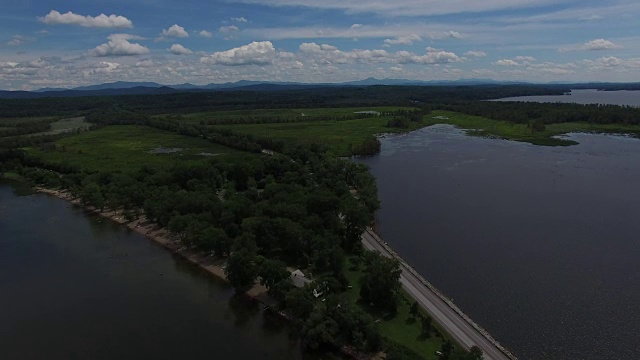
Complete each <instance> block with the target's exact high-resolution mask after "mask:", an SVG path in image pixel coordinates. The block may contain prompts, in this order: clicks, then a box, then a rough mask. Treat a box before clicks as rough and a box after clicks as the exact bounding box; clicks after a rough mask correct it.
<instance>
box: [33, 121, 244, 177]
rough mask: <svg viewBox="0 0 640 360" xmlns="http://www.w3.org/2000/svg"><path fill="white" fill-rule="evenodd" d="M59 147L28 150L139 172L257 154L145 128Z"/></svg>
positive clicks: (105, 132) (82, 137) (95, 134)
mask: <svg viewBox="0 0 640 360" xmlns="http://www.w3.org/2000/svg"><path fill="white" fill-rule="evenodd" d="M55 145H56V148H55V149H51V150H40V149H37V148H28V149H27V151H28V152H29V154H31V155H36V156H39V157H42V158H43V159H45V160H48V161H53V162H66V163H69V164H71V165H75V166H79V167H80V168H83V169H87V170H92V171H97V170H109V171H115V170H122V171H128V170H137V169H138V168H140V166H142V165H148V166H154V167H155V166H166V165H170V164H173V163H174V162H183V161H203V160H205V159H207V158H210V157H211V156H202V155H198V154H200V153H208V154H216V155H214V156H215V157H216V158H220V159H224V160H229V161H244V160H246V159H248V158H250V157H253V156H255V155H253V154H250V153H245V152H240V151H237V150H234V149H230V148H227V147H224V146H221V145H217V144H214V143H212V142H210V141H207V140H205V139H200V138H194V137H188V136H183V135H179V134H175V133H171V132H166V131H162V130H157V129H154V128H150V127H144V126H133V125H114V126H107V127H104V128H101V129H98V130H95V131H89V132H85V133H82V134H79V135H74V136H70V137H67V138H63V139H60V140H58V141H56V143H55ZM156 148H181V149H183V150H182V151H180V152H175V153H168V154H153V153H150V151H151V150H153V149H156Z"/></svg>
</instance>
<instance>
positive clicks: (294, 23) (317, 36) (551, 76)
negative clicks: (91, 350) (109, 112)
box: [0, 0, 640, 89]
mask: <svg viewBox="0 0 640 360" xmlns="http://www.w3.org/2000/svg"><path fill="white" fill-rule="evenodd" d="M639 16H640V2H638V1H636V0H610V1H593V0H581V1H575V0H528V1H523V0H493V1H478V0H394V1H388V0H371V1H364V0H322V1H318V0H240V1H238V0H236V1H193V0H180V1H178V0H137V1H131V0H115V1H113V0H111V1H109V0H96V1H86V0H82V1H75V0H74V1H42V0H23V1H20V2H11V3H9V4H3V11H2V14H0V21H1V22H2V24H3V26H2V28H1V29H0V88H2V89H37V88H42V87H74V86H80V85H88V84H96V83H102V82H111V81H118V80H123V81H155V82H159V83H163V84H178V83H185V82H190V83H194V84H207V83H212V82H213V83H222V82H228V81H238V80H243V79H246V80H265V81H297V82H341V81H349V80H359V79H363V78H367V77H376V78H406V79H420V80H444V79H460V78H483V79H486V78H491V79H497V80H525V81H535V82H548V81H625V82H628V81H640V26H639V25H640V23H639V22H638V17H639Z"/></svg>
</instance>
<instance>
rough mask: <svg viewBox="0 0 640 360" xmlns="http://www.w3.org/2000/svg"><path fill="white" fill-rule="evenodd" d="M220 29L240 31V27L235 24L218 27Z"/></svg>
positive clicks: (225, 31) (228, 31)
mask: <svg viewBox="0 0 640 360" xmlns="http://www.w3.org/2000/svg"><path fill="white" fill-rule="evenodd" d="M218 30H219V31H220V32H221V33H224V34H228V33H230V32H234V31H239V30H240V28H239V27H237V26H235V25H229V26H221V27H220V29H218Z"/></svg>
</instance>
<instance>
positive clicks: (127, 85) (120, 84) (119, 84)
mask: <svg viewBox="0 0 640 360" xmlns="http://www.w3.org/2000/svg"><path fill="white" fill-rule="evenodd" d="M516 83H518V84H525V83H524V82H508V81H496V80H491V79H460V80H431V81H422V80H407V79H376V78H372V77H370V78H367V79H364V80H357V81H348V82H342V83H299V82H281V81H250V80H240V81H236V82H228V83H222V84H214V83H211V84H207V85H194V84H189V83H184V84H176V85H163V84H158V83H156V82H128V81H116V82H112V83H104V84H98V85H90V86H80V87H76V88H71V89H64V88H43V89H38V90H34V91H33V92H51V91H66V90H76V91H95V90H109V89H131V88H138V87H145V88H162V87H168V88H172V89H176V90H194V89H198V90H218V89H236V88H241V87H246V86H253V85H280V86H300V85H302V86H373V85H418V86H420V85H480V84H516Z"/></svg>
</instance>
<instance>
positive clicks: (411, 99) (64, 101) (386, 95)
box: [0, 85, 568, 117]
mask: <svg viewBox="0 0 640 360" xmlns="http://www.w3.org/2000/svg"><path fill="white" fill-rule="evenodd" d="M566 91H568V89H562V88H560V89H558V88H553V87H544V86H530V85H528V86H524V85H510V86H502V85H501V86H498V85H481V86H480V85H479V86H442V87H437V86H434V87H420V86H370V87H338V88H333V87H330V88H310V89H302V90H297V91H286V90H285V91H273V92H256V91H246V90H244V91H225V92H223V91H218V92H204V93H202V92H197V93H191V92H184V93H176V94H165V95H126V96H102V97H80V98H38V99H13V100H11V99H0V114H3V116H5V117H33V116H52V115H61V116H66V115H71V114H81V115H84V114H86V113H87V112H89V111H91V110H93V109H106V108H111V107H113V106H117V107H119V108H121V109H123V110H127V111H133V112H137V113H144V114H148V115H155V114H169V113H188V112H200V111H211V110H212V109H216V110H236V109H268V108H271V109H278V108H291V109H295V108H319V107H351V106H385V105H398V106H416V105H420V104H430V103H458V102H461V101H473V100H488V99H497V98H502V97H510V96H525V95H559V94H562V93H564V92H566Z"/></svg>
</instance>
